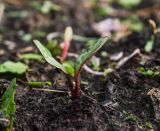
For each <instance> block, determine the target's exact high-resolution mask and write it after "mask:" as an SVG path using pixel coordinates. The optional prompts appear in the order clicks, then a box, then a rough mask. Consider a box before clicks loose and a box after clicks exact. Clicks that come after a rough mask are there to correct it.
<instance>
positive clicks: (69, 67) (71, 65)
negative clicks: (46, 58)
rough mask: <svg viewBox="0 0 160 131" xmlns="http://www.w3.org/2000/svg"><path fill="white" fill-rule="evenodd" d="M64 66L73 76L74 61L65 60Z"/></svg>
mask: <svg viewBox="0 0 160 131" xmlns="http://www.w3.org/2000/svg"><path fill="white" fill-rule="evenodd" d="M63 66H64V67H65V69H66V70H67V72H68V73H69V74H70V75H71V76H73V75H74V63H73V62H72V61H65V62H63Z"/></svg>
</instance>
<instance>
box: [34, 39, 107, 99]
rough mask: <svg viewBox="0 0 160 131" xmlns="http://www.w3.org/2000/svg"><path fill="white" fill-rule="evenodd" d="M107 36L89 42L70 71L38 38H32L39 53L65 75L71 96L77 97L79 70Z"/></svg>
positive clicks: (104, 41) (103, 42)
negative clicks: (86, 48) (87, 47)
mask: <svg viewBox="0 0 160 131" xmlns="http://www.w3.org/2000/svg"><path fill="white" fill-rule="evenodd" d="M107 40H108V37H103V38H101V39H99V40H98V41H97V42H93V41H92V42H90V46H89V49H88V50H85V51H84V52H83V53H82V54H81V55H80V56H79V57H78V58H77V59H76V61H75V62H74V66H73V69H74V71H71V70H70V69H71V68H70V67H68V66H66V64H64V63H62V64H61V63H60V62H58V61H57V60H55V59H54V58H53V57H52V55H51V53H50V51H49V50H48V49H47V48H46V47H44V46H43V45H42V44H41V43H40V42H39V41H38V40H34V43H35V45H36V46H37V47H38V49H39V50H40V52H41V54H42V55H43V57H44V59H45V60H46V61H47V62H48V63H49V64H51V65H52V66H54V67H56V68H58V69H60V70H61V71H63V72H64V73H65V75H66V78H67V82H66V84H67V85H68V87H69V88H70V91H71V94H72V96H73V97H76V98H79V97H80V95H81V89H80V72H81V69H82V67H83V65H84V64H85V63H86V62H87V61H88V60H89V59H90V58H91V57H92V56H93V55H94V54H95V53H96V52H97V51H98V50H99V49H100V48H101V47H102V46H103V45H104V44H105V43H106V42H107ZM71 78H73V79H74V82H75V84H73V83H72V81H71Z"/></svg>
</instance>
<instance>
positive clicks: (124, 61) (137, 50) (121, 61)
mask: <svg viewBox="0 0 160 131" xmlns="http://www.w3.org/2000/svg"><path fill="white" fill-rule="evenodd" d="M137 54H140V50H139V49H135V50H134V51H133V53H132V54H130V55H129V56H126V57H124V58H123V59H121V60H120V61H119V62H118V64H117V66H116V69H119V68H121V67H122V66H123V65H124V64H125V63H126V62H127V61H128V60H130V59H131V58H132V57H134V56H135V55H137Z"/></svg>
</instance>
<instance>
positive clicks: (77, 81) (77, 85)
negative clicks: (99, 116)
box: [74, 71, 81, 98]
mask: <svg viewBox="0 0 160 131" xmlns="http://www.w3.org/2000/svg"><path fill="white" fill-rule="evenodd" d="M74 80H75V92H74V96H75V97H76V98H79V97H80V95H81V89H80V71H78V72H77V73H76V74H75V77H74Z"/></svg>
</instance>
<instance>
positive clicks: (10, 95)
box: [1, 79, 16, 131]
mask: <svg viewBox="0 0 160 131" xmlns="http://www.w3.org/2000/svg"><path fill="white" fill-rule="evenodd" d="M15 89H16V79H13V80H12V81H11V82H10V84H9V86H8V88H7V89H6V91H5V93H4V94H3V96H2V102H1V111H2V112H3V113H5V116H6V117H7V118H8V119H9V120H10V126H9V127H8V129H7V130H8V131H11V130H12V126H13V114H14V113H15V112H16V105H15V102H14V94H15Z"/></svg>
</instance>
